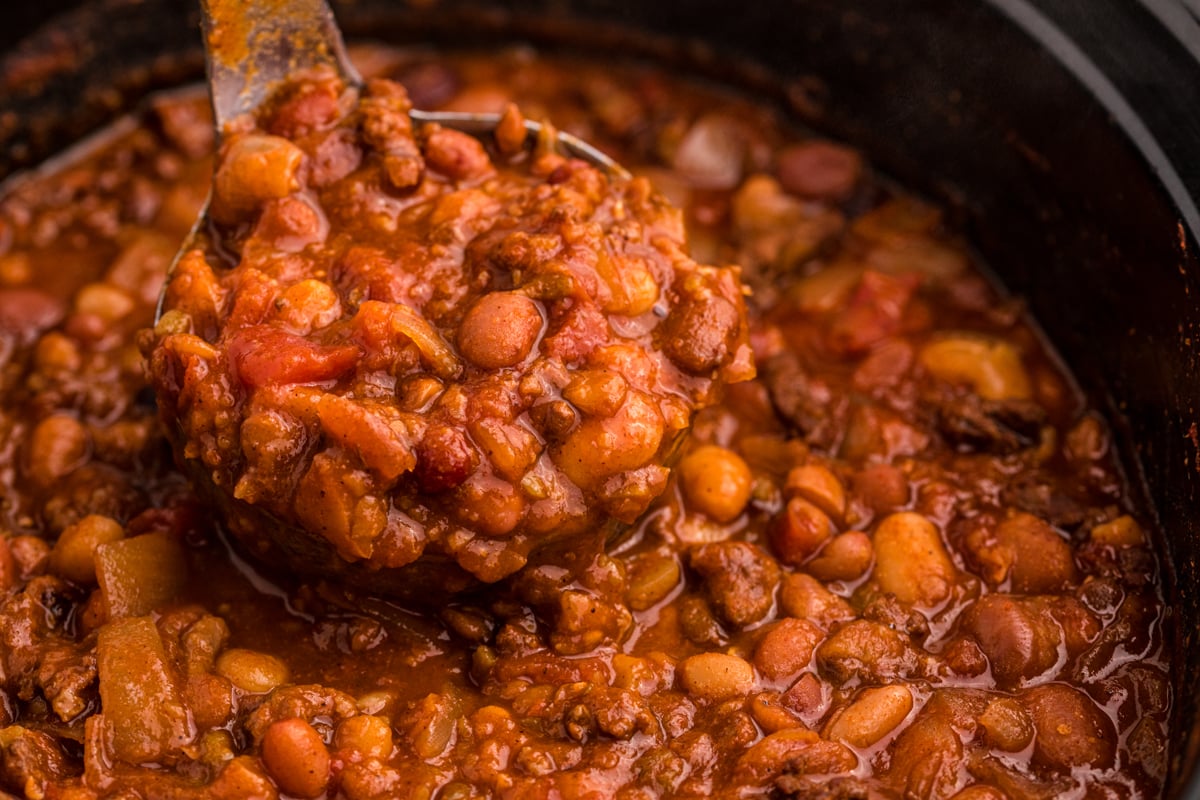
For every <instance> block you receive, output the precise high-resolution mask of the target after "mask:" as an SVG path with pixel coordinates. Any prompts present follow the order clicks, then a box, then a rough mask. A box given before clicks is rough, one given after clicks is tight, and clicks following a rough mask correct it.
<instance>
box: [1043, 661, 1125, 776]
mask: <svg viewBox="0 0 1200 800" xmlns="http://www.w3.org/2000/svg"><path fill="white" fill-rule="evenodd" d="M1021 699H1022V702H1023V703H1024V705H1025V707H1026V708H1027V709H1028V710H1029V716H1030V718H1031V719H1032V720H1033V727H1034V731H1035V732H1036V736H1035V738H1034V740H1033V763H1034V764H1037V765H1039V766H1042V767H1046V768H1049V769H1056V770H1061V771H1063V772H1067V771H1070V770H1072V769H1074V768H1076V767H1084V766H1086V767H1096V768H1100V769H1104V768H1107V767H1109V766H1111V765H1112V763H1113V759H1114V757H1115V756H1116V750H1117V736H1116V731H1115V730H1114V729H1113V723H1112V720H1110V719H1109V718H1108V716H1106V715H1105V714H1104V712H1102V711H1101V710H1100V709H1099V708H1098V707H1097V706H1096V704H1095V703H1094V702H1093V701H1092V699H1091V698H1090V697H1088V696H1087V695H1086V694H1084V693H1083V692H1082V691H1080V690H1079V689H1075V688H1072V687H1070V686H1067V685H1066V684H1062V683H1047V684H1044V685H1042V686H1038V687H1036V688H1033V689H1030V690H1029V691H1028V692H1027V693H1026V694H1025V695H1024V697H1022V698H1021Z"/></svg>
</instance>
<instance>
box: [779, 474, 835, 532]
mask: <svg viewBox="0 0 1200 800" xmlns="http://www.w3.org/2000/svg"><path fill="white" fill-rule="evenodd" d="M783 493H784V495H787V496H789V497H803V498H804V499H805V500H807V501H808V502H810V503H812V504H813V505H815V506H816V507H817V508H819V509H821V510H822V511H824V512H825V513H826V514H827V515H828V516H829V518H830V519H831V520H834V521H835V522H840V521H841V520H842V518H843V516H844V515H845V513H846V490H845V489H844V488H843V487H842V482H841V481H840V480H838V477H837V476H836V475H834V474H833V472H832V471H830V469H829V468H828V467H826V466H823V465H821V464H803V465H801V466H799V467H795V468H793V469H792V470H791V471H790V472H788V475H787V480H785V481H784V484H783Z"/></svg>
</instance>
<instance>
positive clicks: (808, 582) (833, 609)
mask: <svg viewBox="0 0 1200 800" xmlns="http://www.w3.org/2000/svg"><path fill="white" fill-rule="evenodd" d="M779 604H780V605H781V606H783V610H784V611H785V612H787V614H788V615H789V616H792V617H797V618H799V619H806V620H808V621H810V622H812V623H813V624H815V625H816V626H817V627H819V628H822V629H825V630H827V629H828V628H829V626H830V625H832V624H833V623H835V622H840V621H842V620H847V619H853V618H854V610H853V609H852V608H850V604H849V603H847V602H846V601H845V600H843V599H842V598H840V597H838V596H837V595H836V594H834V593H833V592H831V591H829V590H828V589H826V588H825V587H824V586H822V585H821V584H820V583H819V582H818V581H817V580H816V579H815V578H813V576H811V575H808V574H805V573H803V572H794V573H792V574H790V575H788V576H787V577H786V578H784V580H783V589H782V591H780V593H779Z"/></svg>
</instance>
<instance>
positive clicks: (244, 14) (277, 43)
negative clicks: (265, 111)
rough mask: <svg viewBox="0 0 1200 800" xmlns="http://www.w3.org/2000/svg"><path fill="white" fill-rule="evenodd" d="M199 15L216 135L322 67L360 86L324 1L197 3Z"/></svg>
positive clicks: (220, 0) (221, 0)
mask: <svg viewBox="0 0 1200 800" xmlns="http://www.w3.org/2000/svg"><path fill="white" fill-rule="evenodd" d="M200 10H201V15H202V19H203V23H202V24H203V29H204V51H205V61H206V64H207V66H208V81H209V86H210V89H211V93H212V104H213V117H214V121H215V123H216V126H217V130H218V132H219V131H221V130H223V129H224V127H225V125H226V123H228V122H230V121H231V120H233V119H235V118H236V117H238V116H240V115H242V114H245V113H247V112H250V111H253V110H254V109H256V108H258V107H259V105H261V104H262V102H263V101H264V100H265V99H266V98H267V97H269V96H270V94H271V92H272V90H274V89H275V88H277V87H278V86H280V85H281V84H282V83H284V82H285V81H286V80H288V78H289V77H290V76H295V75H296V74H297V73H300V72H304V71H307V70H312V69H317V68H321V67H325V68H330V69H333V70H334V71H335V72H336V73H337V74H338V76H339V77H340V78H341V79H342V80H343V81H345V82H346V83H347V84H348V85H359V84H361V83H362V78H361V77H360V76H359V74H358V71H357V70H355V69H354V66H353V65H352V64H351V63H350V59H349V57H348V56H347V55H346V47H345V44H344V43H343V41H342V32H341V30H340V29H339V28H338V26H337V20H335V19H334V16H333V12H332V11H331V10H330V8H329V4H328V3H326V2H325V0H200Z"/></svg>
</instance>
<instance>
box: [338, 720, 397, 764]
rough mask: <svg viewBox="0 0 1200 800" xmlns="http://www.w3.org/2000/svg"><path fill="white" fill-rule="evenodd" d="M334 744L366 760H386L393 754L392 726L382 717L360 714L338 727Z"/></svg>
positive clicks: (344, 721)
mask: <svg viewBox="0 0 1200 800" xmlns="http://www.w3.org/2000/svg"><path fill="white" fill-rule="evenodd" d="M333 743H334V744H335V745H337V748H338V749H339V750H350V751H352V752H355V753H359V754H361V755H362V756H363V757H364V758H379V759H385V758H387V757H388V756H389V755H391V753H392V726H391V725H389V724H388V723H387V720H385V719H383V718H382V717H376V716H372V715H370V714H359V715H358V716H356V717H350V718H349V719H347V720H343V721H342V723H341V724H339V725H338V726H337V730H336V731H334V734H333Z"/></svg>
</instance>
